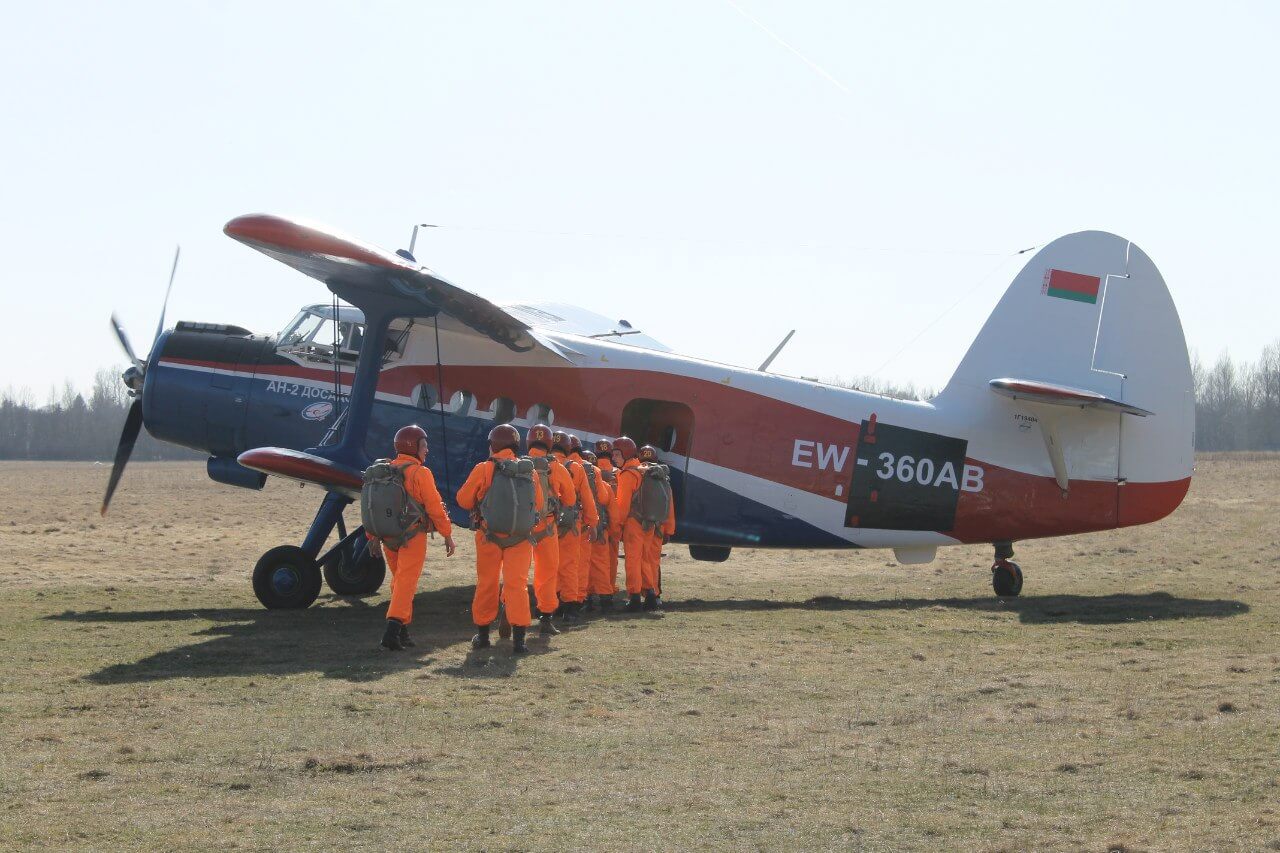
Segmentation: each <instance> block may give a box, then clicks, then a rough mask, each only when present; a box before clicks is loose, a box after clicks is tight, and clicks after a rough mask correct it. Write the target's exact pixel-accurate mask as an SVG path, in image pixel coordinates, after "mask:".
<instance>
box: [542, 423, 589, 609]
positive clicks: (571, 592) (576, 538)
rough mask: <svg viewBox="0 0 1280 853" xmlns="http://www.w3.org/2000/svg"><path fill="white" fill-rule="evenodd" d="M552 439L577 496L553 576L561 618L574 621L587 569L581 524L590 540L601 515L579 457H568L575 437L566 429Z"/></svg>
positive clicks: (557, 457) (562, 534) (555, 450)
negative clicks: (573, 518)
mask: <svg viewBox="0 0 1280 853" xmlns="http://www.w3.org/2000/svg"><path fill="white" fill-rule="evenodd" d="M551 438H552V447H551V450H552V453H553V454H554V455H555V457H556V459H558V460H559V461H560V463H561V464H562V465H564V467H565V468H566V469H567V470H568V471H569V476H570V477H572V478H573V490H574V494H576V495H577V503H576V507H577V513H576V516H577V517H576V518H575V520H574V521H573V523H572V524H571V525H569V527H568V528H567V529H565V528H563V527H562V528H561V533H560V569H559V572H558V573H557V578H556V587H557V589H558V590H559V593H560V612H561V614H562V615H561V618H562V619H563V620H564V621H566V622H574V621H577V618H578V613H579V612H580V611H581V610H582V598H581V597H579V589H578V588H579V581H578V572H580V571H581V572H585V571H587V565H586V563H585V562H584V561H583V559H582V556H583V555H582V549H581V547H580V544H581V541H582V527H583V523H584V522H585V524H586V526H587V527H588V528H589V529H588V532H587V536H588V537H589V541H592V542H594V541H595V535H596V528H597V527H598V526H599V525H600V515H599V513H597V511H596V499H595V496H594V495H592V494H591V485H590V484H589V483H588V482H587V474H586V471H584V470H583V469H582V460H581V459H578V460H574V459H571V458H570V457H569V454H570V453H571V452H572V451H573V440H574V439H576V438H577V436H570V435H569V434H568V433H566V432H562V431H560V430H556V431H555V432H554V433H552V434H551ZM565 506H566V508H567V507H569V506H572V505H571V504H566V505H565ZM588 556H589V555H588ZM583 597H585V596H583Z"/></svg>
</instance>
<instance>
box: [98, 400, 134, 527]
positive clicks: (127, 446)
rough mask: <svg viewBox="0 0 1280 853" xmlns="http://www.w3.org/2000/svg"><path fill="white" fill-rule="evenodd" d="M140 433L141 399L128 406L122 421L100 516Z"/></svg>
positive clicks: (114, 489)
mask: <svg viewBox="0 0 1280 853" xmlns="http://www.w3.org/2000/svg"><path fill="white" fill-rule="evenodd" d="M141 431H142V398H141V397H139V398H138V399H136V400H134V401H133V405H131V406H129V414H128V415H127V416H126V417H125V419H124V429H123V430H121V431H120V443H119V444H118V445H116V461H115V463H114V464H113V465H112V466H111V479H110V480H108V481H107V493H106V494H105V495H103V497H102V514H103V515H106V514H107V506H108V505H109V504H110V503H111V496H112V495H113V494H115V492H116V486H118V485H120V475H121V474H123V473H124V466H125V465H127V464H128V462H129V456H130V455H131V454H132V453H133V445H134V443H135V442H136V441H137V440H138V433H139V432H141Z"/></svg>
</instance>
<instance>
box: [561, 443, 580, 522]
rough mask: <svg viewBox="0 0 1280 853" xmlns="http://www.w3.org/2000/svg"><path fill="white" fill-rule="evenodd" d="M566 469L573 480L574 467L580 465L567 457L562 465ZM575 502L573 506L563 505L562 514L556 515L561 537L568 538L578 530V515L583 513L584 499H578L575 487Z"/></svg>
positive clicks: (575, 487)
mask: <svg viewBox="0 0 1280 853" xmlns="http://www.w3.org/2000/svg"><path fill="white" fill-rule="evenodd" d="M560 464H561V465H563V466H564V469H565V470H566V471H568V472H569V479H571V480H572V479H573V466H574V465H576V464H578V463H576V462H574V461H573V460H572V459H570V458H568V457H565V460H564V462H562V463H560ZM573 492H574V496H575V497H574V500H573V503H571V504H561V505H560V512H559V513H558V514H557V515H556V530H557V531H558V532H559V533H560V535H561V536H568V535H569V534H570V533H572V532H573V531H575V530H577V529H578V514H579V513H581V512H582V498H580V497H577V493H578V489H577V486H576V485H575V486H574V490H573Z"/></svg>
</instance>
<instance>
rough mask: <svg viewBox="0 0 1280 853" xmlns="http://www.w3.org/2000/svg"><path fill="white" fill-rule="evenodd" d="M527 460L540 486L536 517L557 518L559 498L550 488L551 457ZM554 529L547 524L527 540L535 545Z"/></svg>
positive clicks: (558, 514) (558, 515) (537, 457)
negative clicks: (539, 505)
mask: <svg viewBox="0 0 1280 853" xmlns="http://www.w3.org/2000/svg"><path fill="white" fill-rule="evenodd" d="M529 459H530V461H532V462H533V475H534V476H535V477H537V478H538V483H539V484H540V485H541V486H542V506H541V507H540V508H539V509H538V517H539V518H540V519H541V518H545V517H546V516H548V515H551V516H555V517H556V518H559V517H560V498H558V497H556V491H555V489H553V488H551V457H550V456H532V457H529ZM555 529H556V528H555V526H554V525H551V524H548V525H547V526H546V527H545V528H543V529H542V530H540V531H538V532H537V533H534V534H532V535H530V537H529V540H530V541H531V542H533V544H534V545H537V544H538V543H539V542H541V541H542V540H543V539H546V538H547V537H548V536H550V535H551V531H552V530H555Z"/></svg>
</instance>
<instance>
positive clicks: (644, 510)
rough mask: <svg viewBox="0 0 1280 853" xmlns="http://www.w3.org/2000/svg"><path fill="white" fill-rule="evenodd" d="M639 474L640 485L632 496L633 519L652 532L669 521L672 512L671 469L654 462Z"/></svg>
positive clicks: (643, 468)
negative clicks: (669, 514) (668, 517)
mask: <svg viewBox="0 0 1280 853" xmlns="http://www.w3.org/2000/svg"><path fill="white" fill-rule="evenodd" d="M632 470H634V469H632ZM639 474H640V485H639V487H638V488H637V489H636V491H635V494H634V495H632V496H631V517H632V518H634V519H635V520H637V521H639V522H640V526H641V527H643V528H644V529H645V530H652V529H653V528H655V527H657V526H659V525H661V524H662V523H663V522H665V521H666V520H667V513H668V512H670V510H671V469H670V468H668V467H667V466H666V465H662V464H659V463H656V462H654V463H650V464H648V465H645V466H643V467H642V468H641V469H640V470H639Z"/></svg>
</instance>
